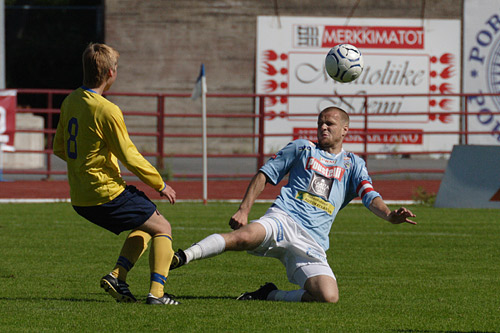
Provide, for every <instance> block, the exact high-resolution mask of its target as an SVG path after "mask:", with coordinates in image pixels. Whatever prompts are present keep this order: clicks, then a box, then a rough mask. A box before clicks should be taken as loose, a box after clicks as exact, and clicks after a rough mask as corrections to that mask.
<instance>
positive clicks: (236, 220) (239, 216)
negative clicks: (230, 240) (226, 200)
mask: <svg viewBox="0 0 500 333" xmlns="http://www.w3.org/2000/svg"><path fill="white" fill-rule="evenodd" d="M247 224H248V214H245V213H243V212H242V211H241V210H238V211H237V212H236V213H235V214H234V215H233V216H231V219H229V226H230V227H231V229H233V230H237V229H239V228H241V227H243V226H245V225H247Z"/></svg>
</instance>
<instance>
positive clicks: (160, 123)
mask: <svg viewBox="0 0 500 333" xmlns="http://www.w3.org/2000/svg"><path fill="white" fill-rule="evenodd" d="M157 98H158V106H157V109H158V120H157V121H156V124H157V128H156V132H157V133H156V134H157V137H156V152H157V154H158V155H157V156H156V167H157V168H158V169H159V170H160V172H161V171H162V170H163V138H164V136H165V126H164V124H165V96H163V95H158V97H157Z"/></svg>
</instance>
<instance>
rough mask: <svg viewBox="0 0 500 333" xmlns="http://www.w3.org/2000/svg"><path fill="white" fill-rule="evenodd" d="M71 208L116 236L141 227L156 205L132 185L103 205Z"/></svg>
mask: <svg viewBox="0 0 500 333" xmlns="http://www.w3.org/2000/svg"><path fill="white" fill-rule="evenodd" d="M73 208H74V210H75V211H76V212H77V213H78V214H80V215H81V216H82V217H84V218H86V219H87V220H89V221H90V222H92V223H94V224H97V225H98V226H100V227H103V228H104V229H107V230H109V231H111V232H113V233H115V234H117V235H118V234H120V233H121V232H122V231H126V230H133V229H136V228H137V227H139V226H141V225H142V224H144V222H146V221H147V220H148V219H149V218H150V217H151V215H153V214H154V212H155V211H156V205H155V204H154V203H153V202H152V201H151V200H149V198H148V197H147V196H146V194H144V192H142V191H139V190H138V189H137V188H136V187H135V186H132V185H127V187H126V188H125V190H124V191H123V192H122V193H120V195H119V196H117V197H116V198H115V199H113V200H111V201H110V202H107V203H105V204H102V205H97V206H89V207H81V206H73Z"/></svg>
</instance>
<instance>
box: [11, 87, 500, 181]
mask: <svg viewBox="0 0 500 333" xmlns="http://www.w3.org/2000/svg"><path fill="white" fill-rule="evenodd" d="M17 91H18V96H19V95H22V94H41V95H46V98H47V100H46V107H43V108H23V107H18V109H17V110H16V111H17V112H19V113H35V114H43V115H45V118H46V126H45V128H44V129H42V130H17V132H19V133H43V134H44V136H45V142H46V144H45V148H44V149H43V150H27V149H26V150H20V149H18V150H16V152H14V153H16V154H17V153H20V154H23V153H39V154H44V155H45V156H46V167H45V168H44V170H31V169H11V170H9V169H6V170H3V173H4V174H39V175H45V176H47V177H50V176H51V175H60V174H65V173H66V172H65V171H64V170H54V169H53V167H52V163H51V155H52V154H53V151H52V141H53V136H54V134H55V129H54V128H52V126H51V125H50V124H53V120H54V119H53V117H54V114H58V113H59V112H60V111H59V108H56V107H54V96H57V95H63V96H64V95H67V94H69V93H70V92H71V91H70V90H56V89H18V90H17ZM478 95H484V96H497V95H496V94H445V95H439V94H411V95H400V94H395V95H387V94H384V95H343V97H345V98H349V97H355V98H363V99H364V110H365V112H364V113H358V114H355V115H353V116H355V117H363V128H364V129H363V130H350V133H352V134H359V135H361V136H363V137H364V143H363V150H362V151H359V152H356V153H357V154H359V155H361V156H363V157H365V159H366V157H368V156H373V155H391V154H397V155H423V154H449V153H450V152H451V151H442V150H441V151H418V152H415V151H406V152H405V151H397V152H369V151H368V145H369V143H368V135H367V134H368V128H369V121H370V120H369V119H373V117H377V116H387V114H374V113H368V112H366V110H367V105H368V101H369V99H371V98H376V97H385V98H390V97H429V98H430V97H432V98H438V97H444V96H446V97H455V98H462V99H466V98H468V97H469V96H478ZM107 96H127V97H137V98H139V97H141V98H153V99H155V100H156V110H155V111H154V112H152V111H124V112H123V113H124V115H126V116H137V117H154V118H155V119H156V130H155V131H153V132H130V135H131V136H151V137H156V150H155V151H154V152H143V155H144V156H152V157H155V158H156V167H157V168H158V169H163V168H164V159H165V158H166V157H174V158H175V157H179V158H181V157H182V158H201V157H202V154H201V153H175V154H166V153H165V152H164V148H165V147H164V140H165V139H168V138H201V136H202V134H201V129H200V133H192V134H172V133H166V132H165V119H166V118H176V117H177V118H201V117H202V115H201V114H200V113H166V112H165V101H166V100H167V99H169V98H186V99H187V98H189V97H190V96H191V95H190V94H161V93H114V92H110V93H107ZM277 96H278V97H280V96H286V97H304V98H305V97H307V98H310V97H328V96H325V95H299V94H295V95H257V94H207V99H210V98H251V99H255V100H257V103H258V104H257V105H258V113H254V111H253V110H252V111H251V112H250V113H244V114H233V113H231V114H215V113H208V114H207V118H251V119H257V120H258V132H257V133H251V134H239V133H216V134H208V135H207V137H208V138H209V139H210V138H254V139H256V140H257V145H256V147H257V151H256V152H255V153H246V154H243V153H234V154H233V153H231V154H227V153H216V154H208V157H209V158H223V157H224V158H242V157H245V158H255V159H256V169H255V170H257V168H258V167H259V166H261V165H263V163H264V160H265V158H266V157H268V156H269V154H265V152H264V137H278V136H287V137H290V136H291V135H292V134H291V133H284V134H283V133H267V134H265V129H264V126H265V119H266V117H270V116H272V114H270V113H266V112H265V98H266V97H277ZM330 97H331V96H330ZM462 104H463V105H464V111H455V112H448V111H446V112H445V113H446V114H447V115H457V116H463V119H464V123H463V124H462V128H463V129H462V130H459V131H425V132H424V133H421V132H419V133H417V132H408V130H406V131H405V133H406V134H422V135H450V134H453V135H457V134H458V135H460V136H461V137H462V138H463V139H462V142H461V143H463V144H468V137H469V135H481V134H482V135H484V134H492V133H491V132H486V131H469V130H468V121H467V118H468V117H467V116H471V115H479V114H480V112H468V110H467V104H468V103H462ZM428 114H429V113H428V112H405V113H404V114H398V116H407V115H414V116H416V115H428ZM491 114H492V115H498V114H500V112H492V113H491ZM288 116H290V117H292V116H293V117H311V116H316V115H313V114H312V113H300V114H293V115H288ZM387 133H388V132H384V131H383V130H380V131H376V130H375V131H374V130H370V132H369V134H387ZM390 133H391V134H397V131H391V132H390ZM494 134H497V135H500V131H499V132H498V133H494ZM200 150H201V147H200ZM409 172H411V173H420V172H425V173H440V172H444V170H441V169H439V170H435V169H425V170H419V169H400V170H389V171H381V172H378V174H383V173H409ZM371 173H372V174H375V173H374V172H371ZM252 175H253V174H226V175H220V174H218V175H213V174H209V178H213V177H219V178H230V177H244V178H247V177H251V176H252ZM175 177H179V178H200V177H201V175H199V174H178V173H176V174H175Z"/></svg>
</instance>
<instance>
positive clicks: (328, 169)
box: [306, 157, 345, 180]
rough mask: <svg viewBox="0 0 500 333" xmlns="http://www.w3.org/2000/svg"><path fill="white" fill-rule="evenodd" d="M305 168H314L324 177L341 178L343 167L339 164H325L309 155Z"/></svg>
mask: <svg viewBox="0 0 500 333" xmlns="http://www.w3.org/2000/svg"><path fill="white" fill-rule="evenodd" d="M306 169H308V170H314V171H316V172H317V173H319V174H321V175H323V176H325V177H326V178H334V179H337V180H341V179H342V177H343V176H344V172H345V169H344V168H342V167H339V166H335V165H334V166H325V165H323V164H322V163H321V162H320V161H319V160H318V159H317V158H314V157H309V159H308V160H307V163H306Z"/></svg>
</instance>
